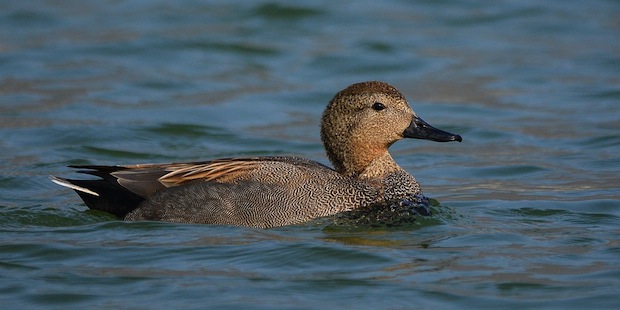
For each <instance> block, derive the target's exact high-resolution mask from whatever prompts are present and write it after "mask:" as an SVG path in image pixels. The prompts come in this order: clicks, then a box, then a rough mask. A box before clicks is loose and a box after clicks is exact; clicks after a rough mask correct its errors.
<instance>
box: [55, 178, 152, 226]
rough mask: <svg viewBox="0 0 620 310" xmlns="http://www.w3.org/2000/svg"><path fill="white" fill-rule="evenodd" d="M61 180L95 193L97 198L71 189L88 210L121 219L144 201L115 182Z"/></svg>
mask: <svg viewBox="0 0 620 310" xmlns="http://www.w3.org/2000/svg"><path fill="white" fill-rule="evenodd" d="M61 180H63V181H65V182H68V183H71V184H73V185H76V186H78V187H83V188H86V189H88V190H90V191H92V192H95V193H97V194H98V196H96V195H93V194H90V193H86V192H83V191H80V190H77V189H75V188H73V189H74V190H75V192H76V193H78V195H80V198H82V200H84V202H85V203H86V205H87V206H88V207H89V208H90V209H94V210H100V211H104V212H108V213H111V214H114V215H116V216H118V217H119V218H121V219H122V218H125V216H126V215H127V214H128V213H129V212H131V211H133V210H134V209H136V208H137V207H138V205H139V204H140V203H141V202H142V201H143V200H144V198H143V197H140V196H138V195H136V194H134V193H132V192H130V191H128V190H126V189H124V188H123V187H121V186H120V185H118V184H117V183H116V182H114V183H112V182H109V181H108V180H105V179H104V180H70V179H61Z"/></svg>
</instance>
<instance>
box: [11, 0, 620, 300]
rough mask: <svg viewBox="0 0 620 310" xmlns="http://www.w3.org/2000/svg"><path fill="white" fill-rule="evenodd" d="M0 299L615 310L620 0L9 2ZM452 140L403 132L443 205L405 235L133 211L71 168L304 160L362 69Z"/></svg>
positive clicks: (402, 146) (401, 156) (318, 154)
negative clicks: (148, 218) (60, 179)
mask: <svg viewBox="0 0 620 310" xmlns="http://www.w3.org/2000/svg"><path fill="white" fill-rule="evenodd" d="M0 8H1V10H0V149H1V150H2V152H0V172H1V175H0V193H1V196H0V231H1V233H0V277H1V278H2V282H1V283H0V305H1V306H2V308H3V309H10V308H15V309H17V308H19V309H24V308H33V307H41V308H43V307H45V308H49V307H52V308H58V307H73V308H75V307H82V306H87V307H96V308H112V307H121V308H148V309H150V308H170V307H174V308H205V307H208V308H239V307H250V306H251V307H253V308H267V309H272V308H360V309H364V308H365V309H377V308H391V309H394V308H396V309H400V308H403V309H407V308H440V309H442V308H448V307H458V308H481V307H484V308H499V307H503V308H505V307H508V306H512V307H519V308H586V307H588V308H617V307H619V306H620V297H618V296H620V289H619V287H620V237H619V236H620V177H619V175H620V105H619V103H620V35H619V34H620V22H619V19H618V16H619V14H620V3H619V2H618V1H611V0H609V1H603V0H595V1H589V2H581V1H545V2H541V1H398V0H391V1H382V2H376V1H357V2H355V3H351V2H336V1H315V2H312V3H307V4H299V3H293V2H284V1H281V2H276V1H273V2H269V1H176V2H171V1H61V2H58V3H56V2H52V1H11V0H9V1H3V2H2V4H0ZM370 79H373V80H375V79H376V80H383V81H387V82H390V83H392V84H394V85H395V86H396V87H398V88H399V89H400V90H401V91H402V92H403V93H404V94H405V95H406V96H407V97H408V98H409V100H410V101H411V102H412V105H413V107H414V109H415V110H416V111H417V112H418V114H419V115H420V116H422V117H423V118H424V119H425V120H426V121H428V122H429V123H431V124H433V125H435V126H437V127H440V128H443V129H446V130H450V131H455V132H458V133H460V134H461V135H462V136H463V139H464V141H463V143H451V144H437V143H432V142H428V141H402V142H400V143H398V144H396V145H395V146H394V147H393V148H392V152H393V155H394V157H395V158H396V160H397V161H398V162H399V163H400V164H401V165H402V166H403V167H404V168H405V169H407V170H408V171H410V172H411V173H412V174H414V175H415V176H416V178H417V179H418V181H420V182H421V183H422V185H423V188H424V190H425V192H426V194H427V195H428V196H431V197H433V198H436V199H438V200H439V201H441V206H440V207H439V208H440V210H441V212H438V213H437V214H436V215H435V216H434V218H432V219H429V220H425V221H420V222H418V223H417V224H414V225H405V226H402V227H397V228H390V229H388V228H364V227H359V228H357V229H350V228H347V229H344V228H339V227H337V226H336V227H334V226H332V225H325V224H321V223H313V224H308V225H300V226H295V227H283V228H278V229H272V230H257V229H249V228H239V227H220V226H201V225H179V224H169V223H151V222H138V223H125V222H121V221H117V220H115V219H114V218H112V217H111V216H109V215H106V214H102V213H96V212H90V211H86V207H85V206H84V205H83V204H82V202H81V200H80V199H79V198H78V197H77V195H75V194H74V193H73V192H72V191H69V190H67V189H65V188H60V187H58V186H56V185H54V184H52V183H51V182H49V180H48V178H47V176H48V175H51V174H54V175H61V176H69V175H70V172H69V169H67V168H66V167H65V166H66V165H68V164H119V163H127V164H128V163H140V162H167V161H185V160H188V161H189V160H200V159H208V158H216V157H224V156H243V155H259V154H260V155H263V154H264V155H269V154H297V155H303V156H306V157H309V158H311V159H314V160H318V161H321V162H327V161H326V159H325V157H324V154H323V149H322V146H321V143H320V139H319V135H318V120H319V117H320V114H321V112H322V109H323V108H324V106H325V104H326V103H327V101H329V99H331V97H332V96H333V95H334V94H335V93H336V92H337V91H338V90H340V89H342V88H344V87H345V86H347V85H349V84H351V83H354V82H358V81H363V80H370Z"/></svg>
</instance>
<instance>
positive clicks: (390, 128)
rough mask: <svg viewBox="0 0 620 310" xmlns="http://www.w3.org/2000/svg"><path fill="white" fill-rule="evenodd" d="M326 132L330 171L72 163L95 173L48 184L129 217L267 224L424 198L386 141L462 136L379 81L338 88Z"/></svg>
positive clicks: (317, 166) (302, 165)
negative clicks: (430, 121) (428, 120)
mask: <svg viewBox="0 0 620 310" xmlns="http://www.w3.org/2000/svg"><path fill="white" fill-rule="evenodd" d="M321 138H322V140H323V143H324V145H325V148H326V150H327V155H328V157H329V159H330V161H331V162H332V163H333V165H334V168H330V167H328V166H326V165H323V164H321V163H318V162H315V161H312V160H308V159H304V158H300V157H285V156H265V157H249V158H226V159H216V160H212V161H204V162H192V163H170V164H141V165H124V166H73V167H74V168H78V169H81V170H80V171H78V172H81V173H86V174H91V175H94V176H97V177H99V179H97V180H71V179H63V178H58V177H52V181H53V182H55V183H57V184H59V185H62V186H66V187H69V188H71V189H73V190H75V191H76V192H77V193H78V194H79V195H80V197H81V198H82V199H83V200H84V202H85V203H86V204H87V206H88V207H89V208H91V209H97V210H102V211H106V212H109V213H112V214H114V215H116V216H118V217H120V218H123V219H125V220H132V221H138V220H155V221H168V222H180V223H196V224H219V225H239V226H251V227H260V228H270V227H277V226H285V225H292V224H298V223H303V222H307V221H309V220H312V219H315V218H320V217H324V216H329V215H334V214H337V213H341V212H345V211H352V210H356V209H360V208H364V207H368V206H371V205H378V204H384V203H389V202H394V201H402V200H407V199H410V197H413V196H416V195H422V192H421V190H420V186H419V185H418V183H417V182H416V180H415V179H414V178H413V176H411V175H410V174H409V173H408V172H407V171H405V170H404V169H402V168H401V167H400V166H398V164H397V163H396V162H395V161H394V160H393V159H392V157H391V156H390V154H389V153H388V148H389V146H390V145H392V144H393V143H394V142H396V141H398V140H400V139H402V138H420V139H429V140H433V141H439V142H447V141H461V137H460V136H458V135H455V134H451V133H448V132H445V131H441V130H439V129H436V128H433V127H432V126H430V125H428V124H427V123H425V122H424V121H422V120H421V119H420V118H418V117H417V116H416V115H415V114H414V113H413V111H412V110H411V108H410V107H409V105H408V103H407V101H406V100H405V99H404V97H403V96H402V95H401V94H400V93H399V92H398V91H397V90H396V89H395V88H394V87H392V86H390V85H389V84H386V83H383V82H364V83H358V84H353V85H351V86H349V87H348V88H346V89H345V90H343V91H341V92H339V93H338V94H336V96H335V97H334V99H332V101H331V102H330V103H329V105H328V106H327V108H326V110H325V112H324V113H323V118H322V122H321Z"/></svg>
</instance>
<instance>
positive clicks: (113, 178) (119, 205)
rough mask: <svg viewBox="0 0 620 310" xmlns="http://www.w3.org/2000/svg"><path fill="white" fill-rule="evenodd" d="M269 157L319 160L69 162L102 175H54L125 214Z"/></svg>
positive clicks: (229, 177)
mask: <svg viewBox="0 0 620 310" xmlns="http://www.w3.org/2000/svg"><path fill="white" fill-rule="evenodd" d="M266 161H284V162H294V163H301V164H307V165H320V164H318V163H316V162H313V161H310V160H306V159H302V158H293V157H276V156H271V157H251V158H224V159H216V160H211V161H203V162H189V163H167V164H138V165H119V166H100V165H80V166H69V167H71V168H77V169H80V170H78V171H77V172H78V173H82V174H88V175H93V176H96V177H98V178H99V179H95V180H79V179H65V178H59V177H55V176H52V177H51V180H52V182H54V183H56V184H59V185H62V186H65V187H68V188H71V189H73V190H75V191H76V192H77V193H78V195H80V197H81V198H82V200H84V202H85V203H86V205H87V206H88V207H89V208H91V209H96V210H101V211H105V212H109V213H112V214H115V215H116V216H118V217H121V218H123V217H124V216H125V215H127V214H128V213H129V212H131V211H132V210H134V209H135V208H137V207H138V205H139V204H140V203H141V202H142V201H144V200H145V199H146V198H148V197H150V196H151V195H153V194H154V193H155V192H157V191H160V190H162V189H166V188H169V187H176V186H179V185H183V184H186V183H188V182H191V181H195V180H204V181H215V182H218V183H228V182H234V181H235V180H237V179H242V178H244V177H245V176H247V175H249V174H251V172H252V170H254V169H256V168H258V167H260V165H261V164H263V163H265V162H266Z"/></svg>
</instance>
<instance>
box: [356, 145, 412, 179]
mask: <svg viewBox="0 0 620 310" xmlns="http://www.w3.org/2000/svg"><path fill="white" fill-rule="evenodd" d="M400 170H402V168H401V167H400V166H399V165H398V164H397V163H396V162H395V161H394V159H393V158H392V156H391V155H390V153H388V152H387V151H386V152H385V153H383V154H382V155H381V156H378V157H376V158H374V159H373V160H372V161H370V163H368V164H367V165H366V166H365V168H364V169H363V170H362V172H361V173H360V174H359V175H358V177H359V178H360V179H366V180H371V179H383V178H385V177H386V176H387V175H388V174H391V173H394V172H396V171H400Z"/></svg>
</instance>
